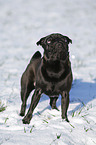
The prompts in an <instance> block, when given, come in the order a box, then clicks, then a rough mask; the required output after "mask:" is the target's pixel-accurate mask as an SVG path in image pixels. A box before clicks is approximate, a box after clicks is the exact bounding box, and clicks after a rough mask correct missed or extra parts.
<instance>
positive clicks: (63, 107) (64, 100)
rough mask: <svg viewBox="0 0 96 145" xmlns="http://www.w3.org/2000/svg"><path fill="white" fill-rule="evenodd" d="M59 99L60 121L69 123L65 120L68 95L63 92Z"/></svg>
mask: <svg viewBox="0 0 96 145" xmlns="http://www.w3.org/2000/svg"><path fill="white" fill-rule="evenodd" d="M61 96H62V98H61V110H62V119H65V120H66V121H67V122H69V120H68V118H67V109H68V106H69V93H68V92H65V91H63V93H62V95H61Z"/></svg>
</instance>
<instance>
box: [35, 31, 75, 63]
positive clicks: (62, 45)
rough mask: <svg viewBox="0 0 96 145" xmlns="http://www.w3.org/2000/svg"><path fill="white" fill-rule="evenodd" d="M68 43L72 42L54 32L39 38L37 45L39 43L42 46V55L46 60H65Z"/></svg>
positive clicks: (67, 53)
mask: <svg viewBox="0 0 96 145" xmlns="http://www.w3.org/2000/svg"><path fill="white" fill-rule="evenodd" d="M69 43H72V40H71V39H70V38H68V37H67V36H63V35H61V34H58V33H56V34H51V35H48V36H46V37H43V38H41V39H40V40H39V41H38V42H37V45H41V46H42V47H43V48H44V56H45V57H46V59H47V60H51V61H56V60H65V59H66V57H67V56H68V55H69V52H68V44H69Z"/></svg>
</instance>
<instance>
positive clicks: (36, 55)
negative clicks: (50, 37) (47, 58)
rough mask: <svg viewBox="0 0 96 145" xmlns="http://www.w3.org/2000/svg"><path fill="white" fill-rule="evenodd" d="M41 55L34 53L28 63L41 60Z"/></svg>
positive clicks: (37, 52)
mask: <svg viewBox="0 0 96 145" xmlns="http://www.w3.org/2000/svg"><path fill="white" fill-rule="evenodd" d="M41 56H42V55H41V53H40V52H39V51H36V52H35V54H34V55H33V56H32V58H31V60H30V62H32V60H33V59H38V58H41Z"/></svg>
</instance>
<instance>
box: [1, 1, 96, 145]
mask: <svg viewBox="0 0 96 145" xmlns="http://www.w3.org/2000/svg"><path fill="white" fill-rule="evenodd" d="M95 17H96V1H95V0H80V1H77V0H71V1H69V0H67V1H66V0H59V1H58V0H38V1H37V0H35V1H32V0H27V1H26V0H16V1H13V0H3V1H2V0H0V101H2V103H3V104H4V105H5V106H7V107H6V110H5V111H4V112H0V144H1V145H26V144H28V145H37V144H38V145H77V144H78V145H95V144H96V48H95V46H96V44H95V43H96V18H95ZM53 32H58V33H62V34H63V35H67V36H69V38H71V39H72V41H73V44H72V45H71V44H70V48H69V49H70V59H71V62H72V70H73V76H74V81H73V85H72V89H71V91H70V105H69V109H68V118H69V120H70V123H67V122H65V121H63V120H62V119H61V97H59V99H58V101H57V107H58V108H59V110H60V111H56V110H52V109H51V107H50V105H49V98H48V96H46V95H42V98H41V100H40V102H39V104H38V106H37V107H36V109H35V111H34V114H33V118H32V120H31V122H30V124H29V125H24V124H23V123H22V117H20V116H19V112H20V106H21V99H20V78H21V75H22V73H23V71H24V70H25V68H26V66H27V64H28V62H29V61H30V58H31V56H32V55H33V53H34V52H35V51H37V50H39V51H40V52H41V53H42V54H43V49H42V48H41V47H37V46H36V42H37V41H38V40H39V39H40V38H41V37H43V36H46V35H48V34H51V33H53ZM31 96H32V94H31V95H30V98H29V100H28V106H27V110H28V107H29V105H30V99H31Z"/></svg>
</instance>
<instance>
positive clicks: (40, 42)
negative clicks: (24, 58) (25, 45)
mask: <svg viewBox="0 0 96 145" xmlns="http://www.w3.org/2000/svg"><path fill="white" fill-rule="evenodd" d="M44 39H45V37H43V38H41V39H40V40H39V41H38V42H37V43H36V44H37V45H43V43H44Z"/></svg>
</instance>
